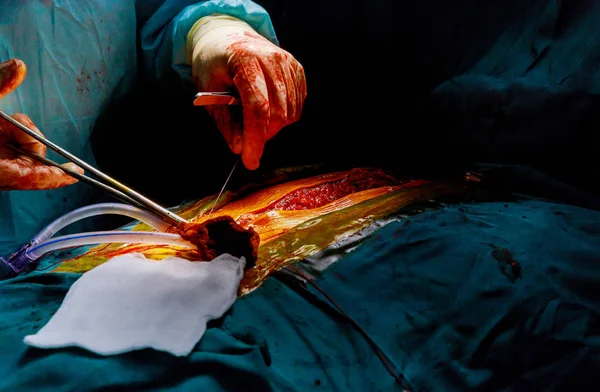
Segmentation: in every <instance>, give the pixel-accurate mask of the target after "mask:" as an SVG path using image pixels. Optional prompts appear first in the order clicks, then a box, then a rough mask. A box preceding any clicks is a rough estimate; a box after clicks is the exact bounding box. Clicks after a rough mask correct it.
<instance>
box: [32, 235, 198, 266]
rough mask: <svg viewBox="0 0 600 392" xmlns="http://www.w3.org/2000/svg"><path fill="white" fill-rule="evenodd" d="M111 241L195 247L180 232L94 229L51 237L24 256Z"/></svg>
mask: <svg viewBox="0 0 600 392" xmlns="http://www.w3.org/2000/svg"><path fill="white" fill-rule="evenodd" d="M109 243H123V244H127V243H141V244H154V245H175V246H181V247H184V248H194V245H192V244H191V243H189V242H187V241H186V240H184V239H183V238H181V237H180V236H179V235H178V234H169V233H156V232H151V231H92V232H89V233H79V234H71V235H64V236H60V237H55V238H51V239H49V240H46V241H44V242H42V243H41V244H37V245H34V246H33V247H31V248H29V249H28V250H26V251H25V253H24V256H25V257H27V258H28V259H30V260H32V261H33V260H36V259H38V258H40V257H42V256H43V255H44V254H46V253H48V252H52V251H55V250H60V249H66V248H72V247H76V246H82V245H94V244H109Z"/></svg>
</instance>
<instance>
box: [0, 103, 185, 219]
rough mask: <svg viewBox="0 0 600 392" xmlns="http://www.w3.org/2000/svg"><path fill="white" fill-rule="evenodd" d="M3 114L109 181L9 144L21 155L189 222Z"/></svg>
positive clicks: (162, 215)
mask: <svg viewBox="0 0 600 392" xmlns="http://www.w3.org/2000/svg"><path fill="white" fill-rule="evenodd" d="M0 117H3V118H4V119H5V120H6V121H8V122H10V123H11V124H13V125H14V126H16V127H17V128H19V129H20V130H21V131H23V132H25V133H26V134H28V135H29V136H31V137H32V138H34V139H36V140H37V141H39V142H40V143H42V144H44V145H45V146H47V147H48V148H50V149H51V150H52V151H54V152H56V153H58V154H60V155H62V156H63V157H65V158H66V159H68V160H69V161H71V162H73V163H75V164H76V165H78V166H79V167H81V168H83V169H84V170H85V171H86V172H90V173H92V174H94V175H95V176H96V177H98V178H100V179H102V180H104V181H105V182H106V183H108V184H105V183H102V182H100V181H98V180H95V179H93V178H90V177H88V176H86V175H83V174H79V173H78V172H76V171H73V170H70V169H68V168H65V167H62V166H61V165H60V164H58V163H56V162H54V161H52V160H50V159H48V158H45V157H42V156H40V155H38V154H35V153H33V152H29V151H25V150H23V149H21V148H17V147H14V146H8V147H9V148H11V149H12V150H13V151H16V152H18V153H19V154H23V155H25V156H28V157H30V158H32V159H35V160H37V161H39V162H41V163H44V164H47V165H50V166H56V167H58V168H60V169H61V170H62V171H64V172H65V173H67V174H69V175H70V176H72V177H75V178H77V179H78V180H81V181H84V182H87V183H88V184H91V185H93V186H96V187H99V188H101V189H102V190H104V191H106V192H108V193H110V194H111V195H112V196H114V197H116V198H118V199H120V200H121V201H123V202H125V203H127V204H131V205H134V206H136V207H139V208H142V209H143V210H145V211H148V212H149V213H151V214H153V215H155V216H157V217H159V218H160V219H162V220H163V221H165V222H167V223H169V224H171V225H173V226H175V227H181V226H182V225H184V224H186V223H188V221H187V220H185V219H183V218H182V217H180V216H179V215H177V214H175V213H173V212H171V211H169V210H167V209H166V208H164V207H162V206H160V205H159V204H157V203H155V202H153V201H152V200H150V199H148V198H147V197H145V196H144V195H142V194H140V193H138V192H136V191H135V190H133V189H131V188H130V187H128V186H126V185H124V184H122V183H120V182H119V181H117V180H115V179H114V178H112V177H110V176H108V175H107V174H105V173H103V172H101V171H100V170H98V169H96V168H95V167H93V166H91V165H90V164H88V163H86V162H85V161H83V160H81V159H79V158H78V157H76V156H75V155H73V154H71V153H70V152H68V151H66V150H65V149H63V148H62V147H60V146H58V145H56V144H55V143H53V142H51V141H50V140H48V139H46V138H45V137H43V136H41V135H39V134H38V133H36V132H35V131H33V130H31V129H30V128H28V127H27V126H25V125H23V124H21V123H20V122H18V121H17V120H15V119H14V118H12V117H11V116H9V115H8V114H6V113H5V112H4V111H3V110H1V109H0Z"/></svg>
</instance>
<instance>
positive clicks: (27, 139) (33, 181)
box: [0, 59, 83, 190]
mask: <svg viewBox="0 0 600 392" xmlns="http://www.w3.org/2000/svg"><path fill="white" fill-rule="evenodd" d="M26 73H27V68H26V67H25V63H23V62H22V61H21V60H17V59H12V60H9V61H6V62H4V63H0V99H2V97H4V96H5V95H7V94H8V93H10V92H11V91H13V90H14V89H15V88H17V86H19V84H21V82H22V81H23V79H25V74H26ZM12 117H13V118H14V119H15V120H17V121H18V122H20V123H21V124H23V125H25V126H27V127H28V128H30V129H32V130H33V131H35V132H37V133H38V134H40V135H41V134H42V133H41V132H40V130H39V129H37V127H36V126H35V124H34V123H33V122H32V121H31V120H30V119H29V117H27V116H26V115H24V114H21V113H17V114H15V115H13V116H12ZM8 145H12V146H15V147H18V148H21V149H23V150H28V151H31V152H34V153H36V154H38V155H41V156H45V155H46V146H44V145H43V144H42V143H40V142H38V141H37V140H35V139H34V138H32V137H31V136H29V135H27V134H26V133H25V132H23V131H21V130H19V129H18V128H17V127H15V126H14V125H13V124H11V123H10V122H8V121H7V120H5V119H4V118H2V117H0V190H34V189H38V190H40V189H52V188H59V187H62V186H65V185H70V184H73V183H74V182H77V180H76V179H74V178H73V177H71V176H69V175H67V174H66V173H64V172H63V171H62V170H60V169H59V168H56V167H52V166H46V165H43V164H40V163H38V162H37V161H34V160H32V159H31V158H29V157H27V156H23V155H20V154H18V153H16V152H14V151H13V150H11V149H10V148H8V147H7V146H8ZM63 166H65V167H67V168H69V169H71V170H75V171H78V172H79V173H82V174H83V170H82V169H81V168H79V167H78V166H77V165H74V164H72V163H67V164H65V165H63Z"/></svg>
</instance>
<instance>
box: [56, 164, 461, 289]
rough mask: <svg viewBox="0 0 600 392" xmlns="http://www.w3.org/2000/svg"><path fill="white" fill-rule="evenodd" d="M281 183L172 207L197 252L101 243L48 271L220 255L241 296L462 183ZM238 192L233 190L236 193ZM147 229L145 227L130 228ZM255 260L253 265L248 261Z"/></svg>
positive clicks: (386, 179)
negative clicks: (236, 274)
mask: <svg viewBox="0 0 600 392" xmlns="http://www.w3.org/2000/svg"><path fill="white" fill-rule="evenodd" d="M284 181H285V179H280V182H279V183H278V184H275V185H271V186H267V187H264V188H262V189H258V190H255V191H252V192H247V187H245V188H244V190H243V194H242V195H241V196H240V197H236V194H235V193H232V192H225V193H224V194H223V195H222V196H221V198H220V200H219V203H220V205H217V206H216V209H215V210H214V211H213V213H212V214H209V211H210V210H211V208H212V207H213V204H214V202H215V197H216V195H213V196H210V197H207V198H204V199H201V200H199V201H197V202H194V203H189V204H186V205H185V206H183V207H181V208H179V209H175V211H176V212H177V213H178V214H179V215H181V216H184V217H186V218H187V219H190V221H191V224H190V225H189V226H188V227H187V228H185V229H184V230H183V231H182V232H181V233H180V234H181V235H182V236H184V238H186V239H188V240H190V241H191V242H193V243H196V244H197V245H199V250H198V251H191V250H189V249H184V248H177V247H173V246H157V245H145V244H110V245H100V246H97V247H94V248H92V249H90V250H88V251H87V252H85V253H82V254H80V255H79V256H77V257H74V258H72V259H69V260H65V261H64V262H63V263H62V264H60V265H59V267H58V268H56V269H55V270H54V271H56V272H85V271H88V270H90V269H92V268H94V267H95V266H97V265H99V264H102V263H104V262H105V261H107V260H109V259H110V258H112V257H115V256H117V255H121V254H125V253H132V252H138V253H142V254H144V255H145V256H146V257H147V258H152V259H157V260H160V259H163V258H165V257H168V256H178V257H183V258H186V259H188V260H210V259H212V258H214V257H216V256H218V255H219V254H220V253H230V254H233V255H234V256H238V257H241V256H242V255H243V256H244V257H245V258H246V262H247V266H248V268H247V269H246V271H245V274H244V278H243V279H242V283H241V286H240V295H244V294H247V293H249V292H251V291H252V290H254V289H256V288H257V287H258V286H260V284H261V283H262V282H263V281H264V279H266V278H267V277H268V276H269V275H270V274H271V273H272V272H274V271H276V270H278V269H280V268H282V267H283V266H285V265H288V264H290V263H293V262H295V261H298V260H302V259H303V258H306V257H309V256H311V255H313V254H315V253H317V252H319V251H321V250H323V249H325V248H327V247H328V246H330V245H332V244H334V243H336V242H339V241H341V240H343V239H344V238H347V237H349V236H351V235H353V234H356V233H358V232H359V231H361V230H362V229H364V228H366V227H367V226H369V225H370V224H371V223H373V222H374V221H376V220H378V219H382V218H385V217H387V216H389V215H391V214H394V213H396V212H398V211H399V210H400V209H402V208H404V207H407V206H409V205H411V204H414V203H420V202H425V201H428V200H432V199H437V198H439V197H442V196H445V195H450V194H455V193H458V192H460V191H461V190H462V189H463V188H462V186H460V185H459V186H457V185H455V184H453V185H451V184H446V183H441V182H434V181H427V180H404V181H401V180H398V179H396V178H395V177H394V176H392V175H390V174H388V173H386V172H385V171H383V170H380V169H371V168H356V169H352V170H345V171H336V172H331V173H326V174H321V175H316V176H311V177H307V178H303V179H298V180H294V181H287V182H284ZM241 192H242V191H240V193H241ZM131 229H132V230H136V231H151V230H152V229H151V228H150V227H148V226H146V225H144V224H137V225H135V226H133V227H132V228H131ZM253 261H255V262H253Z"/></svg>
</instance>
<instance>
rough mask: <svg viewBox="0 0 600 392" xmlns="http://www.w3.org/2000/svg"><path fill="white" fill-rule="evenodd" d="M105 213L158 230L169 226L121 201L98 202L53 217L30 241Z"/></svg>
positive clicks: (33, 243)
mask: <svg viewBox="0 0 600 392" xmlns="http://www.w3.org/2000/svg"><path fill="white" fill-rule="evenodd" d="M106 214H114V215H124V216H128V217H130V218H134V219H137V220H139V221H140V222H143V223H146V224H147V225H149V226H151V227H152V228H154V229H156V230H158V231H166V230H167V229H168V228H169V227H171V226H170V225H169V224H168V223H166V222H164V221H162V220H161V219H159V218H157V217H155V216H154V215H152V214H150V213H148V212H146V211H144V210H141V209H139V208H137V207H134V206H130V205H128V204H122V203H100V204H92V205H89V206H86V207H81V208H78V209H76V210H73V211H71V212H69V213H67V214H65V215H63V216H61V217H60V218H58V219H55V220H54V221H53V222H52V223H50V224H49V225H48V226H46V227H45V228H44V229H43V230H42V231H40V232H39V233H38V234H37V235H36V236H35V237H33V238H32V239H31V241H30V243H31V244H32V245H35V244H38V243H40V242H43V241H45V240H47V239H48V238H50V237H52V236H53V235H54V234H56V233H57V232H58V231H60V230H61V229H63V228H65V227H66V226H68V225H70V224H71V223H74V222H77V221H80V220H82V219H85V218H89V217H92V216H97V215H106Z"/></svg>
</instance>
